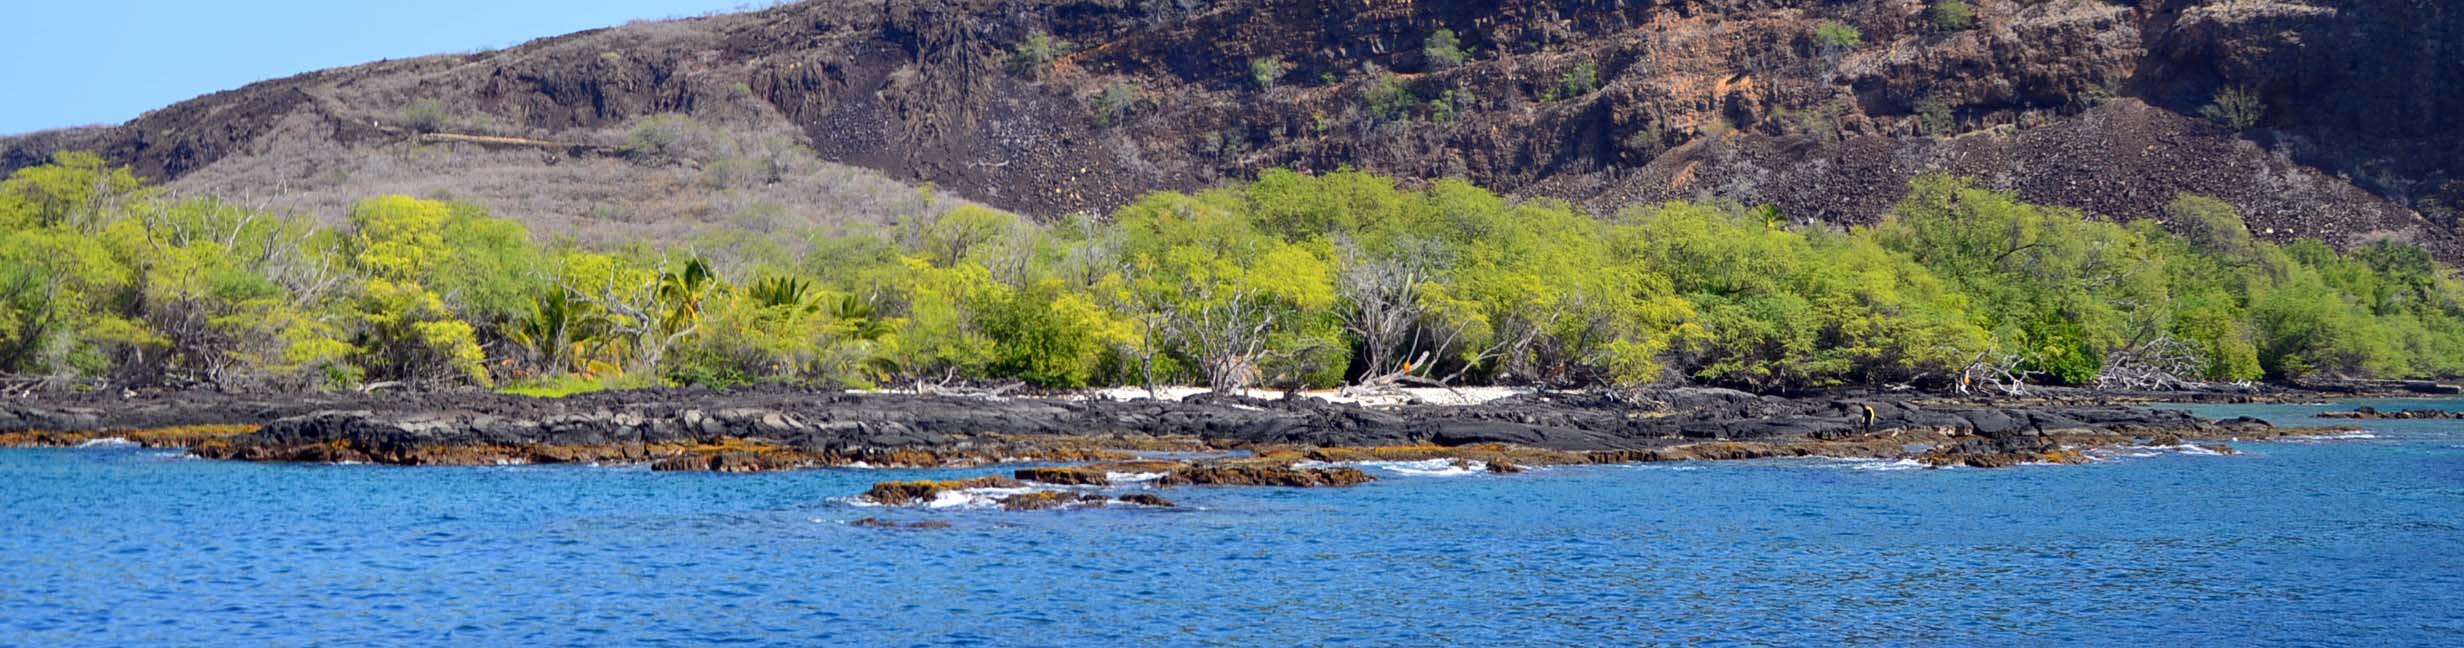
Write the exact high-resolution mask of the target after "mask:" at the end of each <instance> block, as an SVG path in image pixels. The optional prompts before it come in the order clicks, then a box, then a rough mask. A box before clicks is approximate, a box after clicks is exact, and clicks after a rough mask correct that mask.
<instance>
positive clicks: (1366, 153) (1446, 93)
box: [0, 0, 2464, 259]
mask: <svg viewBox="0 0 2464 648" xmlns="http://www.w3.org/2000/svg"><path fill="white" fill-rule="evenodd" d="M1939 1H1942V0H1861V1H1848V2H1789V1H1781V0H1657V1H1652V0H1622V1H1602V0H1502V1H1496V2H1473V1H1457V0H1420V1H1409V0H1325V1H1316V2H1310V1H1295V0H1218V1H1214V2H1205V1H1200V0H1177V1H1158V0H1146V1H1133V0H886V1H885V0H872V1H853V0H848V1H832V0H824V1H820V2H808V3H803V4H796V5H788V6H783V7H778V8H773V9H769V10H765V11H759V12H753V13H746V14H735V15H725V16H713V17H707V18H698V19H690V20H682V21H670V22H657V23H638V24H635V25H630V26H626V27H621V28H615V29H608V30H598V31H592V32H583V33H579V34H573V35H569V36H563V37H557V38H550V39H544V40H541V41H536V42H533V43H529V44H525V45H523V46H520V47H516V48H511V49H507V50H502V51H495V52H484V53H475V54H465V55H451V56H436V57H426V58H420V59H412V60H403V61H387V62H381V63H374V64H369V65H362V66H356V67H350V68H341V69H335V70H327V71H322V72H316V73H310V74H306V75H301V76H298V77H292V78H288V79H281V80H275V81H268V82H264V83H259V84H256V85H252V86H249V87H246V88H241V89H238V90H233V91H229V92H223V93H217V94H214V95H208V96H205V97H200V98H198V99H195V100H191V101H187V102H183V103H180V104H176V105H173V106H171V107H168V108H165V109H162V110H159V111H156V112H153V113H149V114H147V115H145V116H143V117H140V118H138V119H137V120H135V121H132V122H130V123H129V124H126V125H123V126H118V127H108V128H92V129H80V130H72V131H54V132H47V133H37V134H33V135H28V136H21V137H16V138H10V139H6V140H0V165H5V166H9V167H15V166H22V165H25V164H29V163H32V162H34V161H37V160H40V159H42V157H43V156H45V155H47V154H48V153H49V152H50V151H52V150H56V149H61V148H91V149H96V150H100V151H103V152H105V153H106V154H107V155H109V156H110V157H113V158H115V159H118V160H121V161H124V162H128V163H131V164H134V165H136V166H137V168H138V169H139V170H140V171H141V172H142V173H144V174H146V175H149V176H152V177H155V178H158V179H166V180H174V181H175V185H174V186H175V187H176V188H178V189H181V190H187V191H202V192H216V193H225V194H242V195H251V196H261V197H263V199H264V200H266V201H268V202H271V203H273V204H278V205H284V206H291V207H297V208H305V209H316V210H320V211H324V212H327V213H332V212H335V211H337V210H338V209H339V206H340V205H342V204H345V203H346V202H347V201H348V200H349V199H351V198H354V197H357V196H359V195H364V194H368V193H374V192H380V191H396V192H410V193H419V194H425V195H438V194H446V195H452V196H455V197H461V198H466V199H471V200H477V201H480V202H483V203H488V204H490V205H491V206H492V207H494V208H496V209H497V210H498V211H499V212H500V213H505V214H509V215H513V216H516V217H520V218H524V219H527V220H531V221H534V222H536V223H541V224H543V225H544V226H545V227H546V228H548V229H562V230H583V231H590V232H596V233H600V234H601V235H618V234H621V235H637V234H641V233H650V234H663V233H668V232H671V231H675V230H676V229H677V228H680V227H687V226H691V225H694V224H702V223H723V224H730V225H738V226H746V227H751V228H754V229H756V230H762V229H774V228H778V227H786V226H795V225H799V224H804V223H815V222H831V221H838V220H846V219H856V220H883V219H888V218H893V217H895V216H896V215H899V214H905V213H915V212H920V211H929V210H931V209H934V208H935V207H934V206H933V204H934V203H936V202H939V203H946V202H947V201H945V200H935V199H933V198H931V197H929V196H926V195H919V192H916V191H911V190H909V189H906V188H904V187H903V186H902V185H900V184H899V183H901V182H906V183H931V185H933V186H935V187H938V188H941V189H943V190H947V191H948V192H951V193H955V194H957V195H958V196H962V197H964V198H967V199H973V200H978V201H983V202H986V203H990V204H994V205H997V206H1002V207H1007V208H1012V209H1018V210H1022V211H1026V212H1029V213H1034V214H1040V215H1050V214H1057V213H1063V212H1069V211H1077V210H1098V209H1103V208H1107V207H1110V206H1113V205H1117V204H1120V203H1122V202H1124V201H1126V200H1129V199H1131V198H1133V197H1135V195H1137V194H1138V193H1141V192H1144V191H1149V190H1154V189H1166V188H1172V189H1187V188H1194V187H1199V186H1204V185H1206V184H1209V183H1213V182H1217V181H1219V180H1221V179H1224V178H1227V177H1230V178H1237V177H1242V176H1245V175H1247V174H1249V173H1252V172H1254V171H1255V170H1257V169H1260V168H1265V167H1274V166H1291V167H1298V168H1304V169H1327V168H1333V167H1337V166H1342V165H1351V166H1358V167H1364V168H1369V169H1373V170H1378V171H1383V172H1388V173H1393V174H1397V175H1403V176H1411V177H1434V176H1442V175H1464V176H1468V177H1470V178H1472V179H1474V180H1476V181H1480V182H1482V183H1484V184H1488V185H1491V186H1494V187H1497V188H1500V189H1503V190H1506V191H1509V192H1514V193H1518V194H1523V195H1531V196H1551V197H1560V198H1566V199H1570V200H1574V201H1577V202H1580V203H1583V204H1586V205H1590V206H1593V207H1595V208H1598V209H1601V210H1604V211H1605V210H1610V209H1614V208H1616V207H1618V206H1621V205H1625V204H1630V203H1632V202H1635V201H1652V200H1663V199H1672V198H1704V197H1724V198H1731V199H1736V200H1741V201H1745V202H1754V203H1762V202H1768V203H1775V204H1778V205H1780V206H1782V207H1784V208H1786V209H1787V210H1788V211H1789V213H1791V214H1793V215H1796V216H1798V217H1800V218H1820V219H1826V220H1832V221H1846V222H1863V221H1870V220H1872V219H1874V218H1877V217H1878V216H1879V215H1880V214H1881V213H1882V212H1883V211H1885V210H1886V209H1887V207H1888V206H1889V205H1890V204H1891V203H1892V202H1893V201H1895V200H1896V199H1897V198H1898V197H1899V196H1900V194H1901V193H1902V192H1903V191H1904V187H1905V181H1906V179H1907V178H1909V177H1911V176H1913V175H1916V174H1919V173H1923V172H1928V171H1936V170H1941V171H1951V172H1955V173H1960V174H1965V175H1971V176H1975V177H1977V178H1980V179H1982V180H1983V181H1984V182H1986V183H1987V184H1990V185H1994V186H1999V187H2004V188H2009V189H2013V190H2016V191H2018V192H2019V193H2021V194H2022V196H2023V197H2025V198H2027V199H2030V200H2034V201H2040V202H2049V203H2057V204H2064V205H2070V206H2075V207H2079V208H2082V209H2085V210H2088V211H2090V212H2093V213H2099V214H2106V215H2112V216H2123V217H2126V216H2136V215H2145V214H2152V213H2154V212H2155V211H2156V207H2157V206H2159V205H2161V204H2162V203H2164V202H2165V201H2166V200H2169V199H2170V198H2171V197H2172V196H2173V195H2174V194H2176V193H2178V192H2183V191H2194V192H2200V193H2207V194H2213V195H2217V196H2220V197H2223V198H2226V199H2227V200H2229V201H2231V202H2234V203H2235V204H2237V205H2239V206H2241V207H2242V208H2244V210H2245V211H2247V212H2248V213H2249V214H2250V219H2251V222H2252V225H2253V227H2254V229H2258V230H2261V231H2262V232H2264V233H2267V234H2269V235H2271V236H2273V237H2277V238H2284V237H2290V236H2296V235H2299V236H2318V237H2322V238H2326V239H2329V240H2331V241H2337V242H2347V243H2349V242H2353V241H2359V240H2368V239H2373V238H2381V237H2399V238H2410V239H2416V240H2421V241H2423V242H2425V243H2429V244H2431V245H2432V246H2433V247H2436V248H2438V249H2440V250H2441V251H2442V254H2443V255H2445V256H2447V257H2449V258H2450V259H2454V258H2457V257H2458V256H2459V255H2458V251H2459V248H2458V246H2457V245H2456V244H2455V242H2454V236H2453V235H2452V228H2453V222H2452V219H2453V215H2452V214H2453V213H2454V209H2455V208H2456V207H2457V204H2456V203H2458V202H2464V184H2453V183H2451V179H2452V178H2454V177H2455V176H2456V170H2457V169H2458V168H2459V166H2460V165H2459V163H2464V131H2459V130H2458V129H2454V128H2451V127H2447V126H2445V124H2444V118H2445V116H2446V114H2448V113H2449V112H2450V111H2451V109H2455V108H2464V84H2459V81H2464V39H2459V38H2457V37H2458V36H2459V35H2464V12H2459V11H2457V10H2455V9H2452V8H2449V7H2448V6H2446V4H2445V3H2443V2H2440V1H2438V0H2233V1H2229V2H2221V1H2219V2H2211V1H2207V0H2142V1H2138V2H2108V1H2099V0H2033V1H2029V0H1970V3H1971V4H1973V6H1974V10H1975V11H1974V17H1973V19H1972V21H1970V23H1969V24H1968V25H1967V26H1965V27H1962V26H1961V25H1959V24H1958V21H1956V20H1950V19H1948V18H1947V17H1945V16H1942V15H1941V13H1940V12H1938V11H1936V10H1935V9H1936V7H1935V6H1934V3H1935V2H1939ZM1838 26H1848V27H1851V28H1853V29H1854V31H1855V32H1856V35H1857V38H1855V39H1853V40H1854V41H1855V42H1853V43H1851V42H1848V41H1850V40H1852V39H1846V38H1844V37H1843V36H1844V34H1845V33H1846V32H1845V30H1841V29H1839V27H1838ZM1440 30H1448V31H1451V32H1452V33H1453V34H1455V35H1456V36H1457V38H1456V40H1457V41H1458V43H1459V45H1458V46H1457V47H1456V48H1454V50H1451V51H1450V50H1448V49H1447V48H1444V47H1432V46H1431V45H1432V43H1433V42H1435V40H1436V39H1437V36H1436V35H1437V34H1438V33H1439V31H1440ZM1826 33H1828V34H1829V37H1827V38H1826V37H1825V35H1824V34H1826ZM1038 35H1049V40H1050V41H1055V42H1054V43H1053V44H1052V45H1051V46H1050V47H1043V46H1039V45H1038V43H1039V42H1041V41H1039V40H1038ZM1453 51H1460V52H1462V53H1463V56H1462V57H1461V62H1460V63H1456V62H1454V61H1453V59H1454V58H1455V57H1454V56H1452V53H1453ZM2227 89H2239V90H2247V91H2248V92H2249V93H2250V94H2251V95H2252V96H2254V97H2256V98H2257V99H2258V100H2259V105H2258V108H2257V109H2256V110H2253V111H2249V113H2250V114H2251V115H2252V116H2253V117H2255V118H2256V123H2255V124H2253V125H2252V127H2250V128H2247V129H2242V130H2239V131H2236V130H2234V129H2231V128H2228V127H2226V126H2222V125H2219V124H2217V123H2215V121H2214V120H2210V119H2207V118H2203V117H2201V116H2200V111H2201V109H2202V108H2203V107H2205V106H2207V105H2208V104H2209V103H2210V102H2211V101H2212V100H2213V99H2214V98H2215V97H2217V96H2219V95H2220V94H2221V93H2223V92H2224V91H2225V90H2227ZM671 113H674V114H684V115H690V119H680V118H675V117H659V116H660V115H666V114H671ZM2424 214H2428V216H2426V217H2425V216H2424Z"/></svg>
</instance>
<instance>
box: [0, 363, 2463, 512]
mask: <svg viewBox="0 0 2464 648" xmlns="http://www.w3.org/2000/svg"><path fill="white" fill-rule="evenodd" d="M2381 387H2382V388H2379V389H2361V388H2348V389H2342V390H2337V391H2323V390H2314V389H2291V388H2286V387H2282V386H2263V387H2257V388H2237V389H2232V390H2215V391H2204V392H2167V393H2099V392H2084V391H2067V390H2044V391H2041V392H2039V393H2038V394H2035V395H2032V396H2028V397H2024V398H2023V397H2001V398H1986V397H1965V398H1962V397H1948V396H1939V395H1923V394H1853V393H1840V394H1828V395H1805V396H1795V397H1787V396H1775V395H1755V394H1748V393H1745V392H1738V391H1732V390H1725V389H1712V388H1673V389H1658V390H1646V391H1639V392H1628V393H1621V394H1617V395H1611V394H1605V393H1592V392H1574V393H1543V392H1523V393H1514V394H1511V395H1505V394H1488V395H1486V396H1487V398H1486V399H1485V400H1482V401H1480V402H1471V403H1468V404H1445V405H1432V404H1412V403H1413V402H1415V401H1414V400H1412V399H1401V400H1396V399H1387V401H1386V402H1384V403H1383V404H1373V405H1364V404H1355V403H1344V402H1333V401H1330V400H1327V399H1325V398H1319V397H1315V396H1304V395H1299V394H1289V395H1285V396H1284V397H1281V398H1272V399H1269V398H1256V397H1250V396H1232V395H1218V394H1196V395H1191V396H1188V397H1185V398H1181V399H1178V400H1153V399H1129V400H1119V399H1114V398H1102V397H1093V398H1089V397H1045V396H1037V397H1015V398H1013V397H1000V396H986V395H917V394H893V393H846V392H824V391H801V390H791V389H753V390H740V391H725V392H721V391H709V390H701V389H657V390H639V391H619V392H600V393H593V394H582V395H576V396H570V397H566V398H561V399H538V398H530V397H522V396H508V395H499V394H490V393H457V392H427V393H403V394H380V395H361V394H317V395H234V394H217V393H167V394H134V395H131V394H122V395H117V396H113V395H97V394H68V395H49V396H44V395H36V396H32V397H28V398H21V399H17V400H13V401H5V402H0V446H53V447H57V446H75V445H81V444H85V443H91V442H96V441H99V440H106V439H121V440H125V441H127V442H131V443H136V444H139V445H144V446H148V447H157V448H184V449H186V450H187V451H188V452H189V453H190V454H192V455H195V456H199V457H204V458H209V459H225V460H242V461H279V462H314V463H343V462H358V463H371V464H387V465H409V466H420V465H503V464H561V463H600V464H649V465H650V467H651V468H652V469H653V470H661V471H709V472H727V473H737V472H763V471H774V470H793V469H803V468H827V467H879V468H957V467H991V466H1003V465H1008V464H1060V466H1059V467H1034V468H1025V469H1019V470H1015V471H1004V472H1000V473H988V474H986V475H985V476H984V477H982V478H979V479H976V480H968V481H967V482H966V483H961V482H937V483H924V482H884V483H883V484H881V485H878V486H876V488H875V489H874V492H873V493H870V494H868V495H866V496H865V497H866V498H867V499H868V501H871V502H875V503H883V504H905V503H918V502H928V501H931V500H933V499H935V498H936V497H940V496H942V494H943V493H945V492H951V491H961V490H968V489H979V490H980V489H986V488H990V489H995V490H1000V489H1009V490H1010V491H1015V492H1008V491H1002V492H1000V493H997V494H1000V495H1004V496H1008V497H1005V499H1004V500H1003V501H1002V504H1003V505H1004V506H1007V507H1011V508H1049V507H1053V506H1065V505H1077V504H1081V503H1085V504H1093V505H1101V504H1104V503H1123V502H1119V501H1118V500H1108V499H1106V498H1103V497H1101V496H1097V495H1083V498H1084V500H1085V501H1084V502H1081V501H1079V500H1077V499H1072V500H1070V501H1059V500H1060V499H1062V498H1056V497H1055V496H1054V495H1052V494H1050V493H1049V492H1044V494H1041V495H1037V494H1035V492H1036V491H1031V490H1028V489H1026V487H1028V486H1029V485H1031V484H1040V485H1046V486H1093V487H1104V486H1112V485H1115V484H1116V482H1128V481H1134V482H1147V483H1152V484H1154V485H1164V486H1175V485H1193V486H1196V485H1270V486H1345V485H1352V484H1358V483H1363V482H1367V481H1370V479H1371V478H1370V477H1368V476H1367V475H1365V474H1361V473H1360V471H1359V470H1357V469H1356V468H1352V467H1350V466H1349V464H1356V463H1358V462H1364V461H1408V462H1425V463H1428V464H1430V465H1431V466H1432V468H1434V469H1451V470H1485V471H1490V472H1499V473H1511V472H1518V471H1520V470H1521V469H1522V468H1524V467H1529V466H1542V465H1565V464H1613V463H1651V462H1666V461H1688V460H1733V459H1756V458H1768V457H1810V456H1820V457H1835V458H1843V459H1876V460H1886V461H1912V462H1917V463H1919V464H1923V465H1926V466H1934V467H1942V466H1969V467H1980V468H1998V467H2006V466H2013V465H2020V464H2031V463H2053V464H2070V463H2086V462H2088V461H2091V459H2090V458H2089V456H2088V453H2089V452H2090V451H2094V450H2100V449H2108V448H2115V447H2122V446H2134V445H2137V446H2146V445H2158V446H2167V445H2184V444H2197V445H2199V446H2200V447H2202V448H2205V449H2207V450H2211V451H2216V452H2223V453H2230V452H2232V449H2231V448H2230V446H2226V445H2223V443H2222V442H2225V441H2237V440H2260V439H2269V438H2277V437H2284V436H2295V435H2318V434H2325V433H2333V432H2340V431H2346V430H2349V429H2350V428H2349V427H2329V428H2316V429H2306V428H2305V429H2294V428H2279V427H2277V426H2274V425H2271V424H2269V423H2268V422H2265V421H2259V420H2255V419H2228V420H2222V421H2217V420H2209V419H2204V418H2200V417H2197V416H2195V415H2192V414H2190V413H2188V412H2183V411H2180V410H2171V409H2156V408H2150V407H2147V405H2150V404H2153V403H2158V402H2245V403H2247V402H2302V401H2317V400H2324V399H2327V398H2351V397H2359V396H2406V395H2409V396H2426V395H2431V394H2425V393H2423V390H2422V389H2421V387H2422V386H2421V385H2396V384H2389V385H2381ZM1869 408H1870V409H1869ZM1869 411H1870V412H1871V417H1872V418H1871V421H1870V422H1868V421H1867V413H1868V412H1869ZM1124 476H1130V477H1126V478H1125V477H1124ZM1073 497H1077V496H1073ZM1012 499H1015V501H1011V500H1012ZM1158 499H1160V498H1158ZM1126 503H1135V504H1142V505H1150V506H1169V505H1170V504H1169V502H1164V501H1157V502H1143V501H1141V502H1126Z"/></svg>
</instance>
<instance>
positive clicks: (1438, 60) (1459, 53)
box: [1420, 29, 1470, 70]
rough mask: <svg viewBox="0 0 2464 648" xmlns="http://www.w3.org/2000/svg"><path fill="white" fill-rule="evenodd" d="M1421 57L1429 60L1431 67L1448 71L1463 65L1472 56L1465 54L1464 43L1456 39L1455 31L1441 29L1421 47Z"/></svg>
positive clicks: (1430, 36) (1431, 35)
mask: <svg viewBox="0 0 2464 648" xmlns="http://www.w3.org/2000/svg"><path fill="white" fill-rule="evenodd" d="M1420 55H1421V56H1422V57H1425V58H1427V59H1428V60H1429V67H1432V68H1436V69H1441V70H1443V69H1448V68H1453V67H1457V66H1461V65H1463V62H1464V61H1465V60H1468V59H1469V58H1470V55H1468V54H1465V53H1464V52H1463V41H1462V40H1461V39H1458V38H1455V35H1454V30H1452V29H1439V30H1437V33H1434V34H1430V35H1429V40H1428V42H1426V43H1424V44H1422V45H1421V46H1420Z"/></svg>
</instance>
